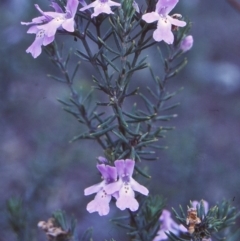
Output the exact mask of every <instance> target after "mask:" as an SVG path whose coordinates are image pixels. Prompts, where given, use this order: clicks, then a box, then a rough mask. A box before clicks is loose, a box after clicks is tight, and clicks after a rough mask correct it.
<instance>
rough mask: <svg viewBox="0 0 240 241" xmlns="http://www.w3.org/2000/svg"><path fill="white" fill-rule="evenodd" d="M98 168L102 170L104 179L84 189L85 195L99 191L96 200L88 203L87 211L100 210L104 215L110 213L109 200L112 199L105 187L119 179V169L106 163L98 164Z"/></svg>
mask: <svg viewBox="0 0 240 241" xmlns="http://www.w3.org/2000/svg"><path fill="white" fill-rule="evenodd" d="M97 168H98V170H99V171H100V172H101V174H102V177H103V179H104V180H103V181H102V182H100V183H98V184H96V185H93V186H91V187H88V188H86V189H85V190H84V195H85V196H87V195H91V194H93V193H97V194H96V196H95V198H94V200H92V201H91V202H89V203H88V205H87V211H88V212H90V213H93V212H98V214H99V215H100V216H103V215H107V214H108V213H109V202H110V201H111V195H109V194H107V193H106V191H105V188H106V187H107V185H108V184H109V183H111V182H114V181H116V180H117V170H116V168H115V167H111V166H108V165H105V164H98V165H97Z"/></svg>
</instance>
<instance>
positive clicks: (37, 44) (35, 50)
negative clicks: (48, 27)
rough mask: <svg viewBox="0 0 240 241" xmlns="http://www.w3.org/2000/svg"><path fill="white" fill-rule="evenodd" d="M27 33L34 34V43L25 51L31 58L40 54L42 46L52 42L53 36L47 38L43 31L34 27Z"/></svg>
mask: <svg viewBox="0 0 240 241" xmlns="http://www.w3.org/2000/svg"><path fill="white" fill-rule="evenodd" d="M27 33H34V34H36V38H35V40H34V42H33V43H32V44H31V45H30V46H29V47H28V49H27V50H26V52H27V53H31V54H32V56H33V58H37V57H38V56H39V55H40V54H41V52H42V45H43V46H46V45H48V44H50V43H51V42H53V40H54V36H51V37H48V36H46V34H45V31H44V30H43V29H38V28H37V26H36V25H34V26H32V27H30V28H29V29H28V31H27Z"/></svg>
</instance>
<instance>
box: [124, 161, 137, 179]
mask: <svg viewBox="0 0 240 241" xmlns="http://www.w3.org/2000/svg"><path fill="white" fill-rule="evenodd" d="M134 165H135V161H133V160H131V159H126V160H125V173H127V174H128V175H129V177H131V176H132V174H133V170H134Z"/></svg>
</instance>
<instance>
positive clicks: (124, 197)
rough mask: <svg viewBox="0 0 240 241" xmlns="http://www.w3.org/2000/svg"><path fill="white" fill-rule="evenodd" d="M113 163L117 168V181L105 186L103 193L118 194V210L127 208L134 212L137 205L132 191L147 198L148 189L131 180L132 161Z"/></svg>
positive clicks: (133, 163)
mask: <svg viewBox="0 0 240 241" xmlns="http://www.w3.org/2000/svg"><path fill="white" fill-rule="evenodd" d="M114 163H115V166H116V168H117V173H118V177H119V180H118V181H117V182H114V183H111V184H109V185H107V186H106V188H105V191H106V192H107V194H113V193H116V192H118V197H117V202H116V205H117V207H118V208H119V209H121V210H124V209H126V208H129V209H130V210H131V211H136V210H137V209H138V207H139V204H138V202H137V200H136V199H135V194H134V191H137V192H140V193H142V194H143V195H146V196H147V195H148V189H147V188H146V187H144V186H142V185H140V184H139V183H138V182H137V181H135V180H134V179H133V178H132V174H133V170H134V165H135V162H134V161H133V160H131V159H126V160H116V161H115V162H114Z"/></svg>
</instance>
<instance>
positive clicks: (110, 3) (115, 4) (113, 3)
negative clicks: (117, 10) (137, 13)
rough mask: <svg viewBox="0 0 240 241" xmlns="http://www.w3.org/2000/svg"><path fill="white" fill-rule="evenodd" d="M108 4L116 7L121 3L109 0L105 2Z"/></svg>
mask: <svg viewBox="0 0 240 241" xmlns="http://www.w3.org/2000/svg"><path fill="white" fill-rule="evenodd" d="M106 4H107V5H108V6H110V7H111V6H118V7H120V6H121V4H120V3H116V2H113V1H111V0H109V1H108V2H107V3H106Z"/></svg>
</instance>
